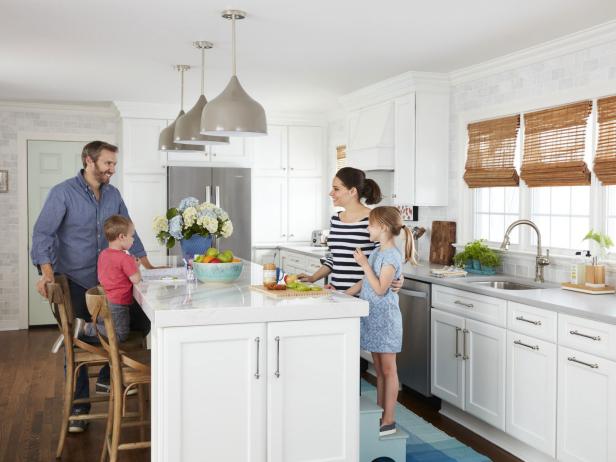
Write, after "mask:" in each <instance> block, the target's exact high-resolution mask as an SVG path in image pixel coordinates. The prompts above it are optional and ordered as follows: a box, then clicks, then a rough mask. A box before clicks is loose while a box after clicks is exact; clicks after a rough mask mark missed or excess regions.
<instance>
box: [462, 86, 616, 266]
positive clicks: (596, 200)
mask: <svg viewBox="0 0 616 462" xmlns="http://www.w3.org/2000/svg"><path fill="white" fill-rule="evenodd" d="M573 93H575V94H574V95H571V92H569V93H568V94H567V96H563V95H562V94H554V95H549V96H546V97H540V98H529V99H528V100H524V101H519V102H516V103H515V104H511V105H510V106H509V107H506V105H505V106H503V105H500V106H498V107H488V108H484V109H481V110H476V111H467V112H464V113H461V114H460V116H459V118H458V123H457V137H458V140H459V147H460V148H459V149H460V151H459V154H460V155H459V156H458V159H457V168H455V167H456V166H454V168H455V170H456V171H458V172H460V173H459V175H458V177H459V195H458V197H460V201H461V203H460V207H459V215H458V217H459V218H458V225H459V234H458V243H457V244H456V246H458V247H463V246H464V244H465V243H467V242H470V241H471V240H474V226H475V215H476V214H475V210H474V205H475V198H474V192H473V190H472V189H470V188H469V187H468V186H467V185H466V183H465V182H464V180H463V179H462V175H463V172H464V166H465V163H466V155H467V151H468V146H467V143H468V133H467V126H468V124H469V123H472V122H477V121H481V120H488V119H494V118H498V117H506V116H509V115H513V114H521V115H522V117H521V122H520V137H519V143H520V146H522V147H523V146H524V117H523V116H524V114H525V113H528V112H533V111H537V110H541V109H545V108H549V107H556V106H560V105H563V104H568V103H574V102H577V101H581V100H584V99H590V100H592V101H593V109H592V112H591V115H590V118H589V121H590V120H592V124H593V127H592V128H593V129H592V131H591V137H590V142H591V146H592V148H591V149H592V157H593V159H594V155H595V151H596V140H597V133H598V127H597V123H596V119H597V109H596V106H597V99H600V98H602V97H604V96H606V95H610V94H613V93H614V90H613V88H611V89H610V88H609V87H608V86H605V85H591V86H589V87H588V88H585V89H580V90H578V91H576V92H573ZM589 167H590V165H589ZM591 170H592V168H591ZM519 188H520V194H519V198H520V208H519V210H520V219H529V220H530V207H531V192H530V188H528V187H527V186H526V184H525V183H524V181H523V180H520V186H519ZM589 200H590V204H589V213H590V228H592V229H595V230H599V231H600V232H602V233H606V232H607V187H605V186H602V185H601V182H600V181H598V180H597V178H596V176H595V174H594V172H591V185H590V194H589ZM519 229H520V243H519V244H518V245H511V247H510V253H511V254H513V255H515V254H518V255H535V254H536V251H537V248H536V246H534V245H531V232H532V233H534V231H533V230H532V229H531V228H530V227H529V226H521V227H519ZM487 244H488V246H490V247H493V248H499V247H500V244H501V243H500V242H494V241H488V242H487ZM590 248H591V252H592V253H593V255H598V249H597V247H596V246H595V245H594V243H591V246H590ZM549 249H550V255H551V256H554V257H557V258H559V257H564V258H572V257H573V255H574V251H575V250H579V249H559V248H552V247H549ZM544 253H545V249H544ZM607 257H608V262H609V264H610V266H612V265H613V266H616V248H612V249H611V252H610V253H609V254H608V256H607Z"/></svg>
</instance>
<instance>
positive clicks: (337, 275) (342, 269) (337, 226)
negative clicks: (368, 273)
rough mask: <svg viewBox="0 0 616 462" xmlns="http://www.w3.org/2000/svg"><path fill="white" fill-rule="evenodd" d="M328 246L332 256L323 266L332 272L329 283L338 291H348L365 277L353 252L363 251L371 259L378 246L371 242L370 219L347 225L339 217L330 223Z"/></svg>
mask: <svg viewBox="0 0 616 462" xmlns="http://www.w3.org/2000/svg"><path fill="white" fill-rule="evenodd" d="M327 245H328V247H329V250H330V251H331V256H328V257H327V258H325V259H324V260H323V264H324V265H325V266H327V267H328V268H330V269H331V270H332V272H331V274H330V276H329V282H330V284H332V285H333V286H334V287H335V288H336V289H338V290H346V289H348V288H349V287H351V286H353V284H355V283H356V282H357V281H359V280H361V279H362V278H363V277H364V270H362V269H361V267H360V266H359V265H358V264H357V263H356V262H355V259H354V258H353V252H355V249H356V248H358V247H359V248H360V249H362V252H363V253H364V255H366V257H369V256H370V254H371V253H372V251H373V250H374V249H375V248H376V247H377V244H376V243H374V242H371V241H370V233H369V232H368V217H366V218H364V219H363V220H360V221H356V222H354V223H345V222H343V221H342V220H340V217H339V216H338V215H333V216H332V218H331V220H330V222H329V236H328V237H327Z"/></svg>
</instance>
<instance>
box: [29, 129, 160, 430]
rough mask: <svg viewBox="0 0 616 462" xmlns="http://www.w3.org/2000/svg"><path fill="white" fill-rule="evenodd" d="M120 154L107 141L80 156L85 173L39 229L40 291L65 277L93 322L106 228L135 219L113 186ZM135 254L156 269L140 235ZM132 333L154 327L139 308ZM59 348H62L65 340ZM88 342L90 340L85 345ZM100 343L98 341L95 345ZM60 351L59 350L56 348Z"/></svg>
mask: <svg viewBox="0 0 616 462" xmlns="http://www.w3.org/2000/svg"><path fill="white" fill-rule="evenodd" d="M117 152H118V148H117V147H116V146H113V145H111V144H108V143H105V142H103V141H92V142H91V143H88V144H86V145H85V146H84V148H83V151H82V153H81V160H82V162H83V167H84V168H83V169H82V170H80V171H79V173H78V174H77V176H75V177H73V178H70V179H68V180H66V181H63V182H62V183H60V184H57V185H56V186H54V187H53V188H52V189H51V190H50V191H49V194H48V195H47V199H46V200H45V204H44V205H43V208H42V210H41V213H40V215H39V217H38V219H37V220H36V224H35V225H34V231H33V234H32V251H31V256H32V263H34V264H35V265H37V266H38V268H39V273H40V274H41V278H40V280H39V281H38V282H37V284H36V289H37V291H38V292H39V293H40V294H41V295H42V296H43V297H47V288H46V284H47V283H49V282H53V281H54V273H56V274H65V275H66V277H67V279H68V284H69V288H70V291H71V302H72V305H73V311H74V316H75V317H77V318H82V319H85V320H86V321H89V320H91V317H90V313H89V312H88V309H87V306H86V301H85V292H86V290H87V289H88V288H90V287H94V286H96V285H97V284H98V276H97V272H96V266H97V260H98V255H99V253H100V252H101V251H102V250H103V249H105V248H106V247H107V246H108V243H107V240H106V239H105V233H104V232H103V224H104V223H105V220H106V219H107V218H108V217H110V216H111V215H122V216H125V217H127V218H130V217H129V215H128V210H127V209H126V205H124V201H123V200H122V196H121V195H120V192H119V191H118V190H117V189H116V188H115V187H114V186H112V185H110V184H109V180H110V179H111V176H112V175H113V174H114V173H115V167H116V164H117ZM130 253H131V254H132V255H133V256H135V257H137V258H138V259H139V261H140V262H141V264H143V266H144V267H146V268H152V265H151V264H150V262H149V260H148V258H147V255H146V252H145V250H144V248H143V244H142V243H141V240H140V239H139V236H137V234H136V233H135V242H134V244H133V246H132V247H131V248H130ZM130 316H131V329H133V330H141V331H142V332H144V334H147V333H148V332H149V330H150V323H149V320H148V319H147V317H146V316H145V314H144V313H143V311H141V308H140V307H139V305H136V304H135V305H134V307H131V312H130ZM59 340H60V343H61V339H59ZM84 340H87V339H84ZM91 340H92V341H96V340H97V339H91ZM56 347H58V348H59V343H58V342H57V345H56ZM96 391H97V392H99V393H109V367H108V366H105V367H103V368H102V369H101V372H100V373H99V376H98V380H97V383H96ZM88 396H89V383H88V372H87V369H86V368H82V369H80V373H79V375H78V377H77V383H76V386H75V399H78V398H86V397H88ZM89 410H90V405H89V404H79V405H75V406H74V407H73V410H72V414H73V415H78V414H84V413H88V412H89ZM86 426H87V422H86V421H83V420H71V422H70V425H69V431H70V432H73V433H77V432H82V431H84V430H85V428H86Z"/></svg>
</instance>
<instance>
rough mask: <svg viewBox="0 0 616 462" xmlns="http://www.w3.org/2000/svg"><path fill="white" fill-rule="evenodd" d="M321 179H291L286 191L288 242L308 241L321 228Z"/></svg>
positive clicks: (322, 194)
mask: <svg viewBox="0 0 616 462" xmlns="http://www.w3.org/2000/svg"><path fill="white" fill-rule="evenodd" d="M321 185H322V181H321V178H313V177H310V178H291V179H289V189H288V201H289V202H288V210H289V211H288V217H289V228H288V229H289V233H288V240H289V241H309V240H310V239H311V237H312V231H313V230H314V229H317V228H319V227H320V226H321V222H322V218H321V215H322V214H321V204H322V203H323V196H324V193H323V191H321Z"/></svg>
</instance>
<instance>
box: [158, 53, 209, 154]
mask: <svg viewBox="0 0 616 462" xmlns="http://www.w3.org/2000/svg"><path fill="white" fill-rule="evenodd" d="M175 69H176V70H177V71H179V73H180V88H181V90H180V113H179V114H178V116H177V117H176V118H175V120H174V121H173V122H172V123H171V124H169V125H168V126H167V127H166V128H164V129H163V130H161V132H160V136H159V137H158V150H159V151H173V152H204V151H205V146H191V145H187V144H177V143H174V141H173V137H174V132H175V124H176V122H177V121H178V119H179V118H180V117H182V116H183V115H184V72H186V71H187V70H188V69H190V66H188V65H186V64H178V65H177V66H175Z"/></svg>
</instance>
